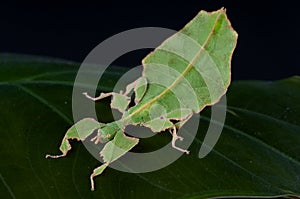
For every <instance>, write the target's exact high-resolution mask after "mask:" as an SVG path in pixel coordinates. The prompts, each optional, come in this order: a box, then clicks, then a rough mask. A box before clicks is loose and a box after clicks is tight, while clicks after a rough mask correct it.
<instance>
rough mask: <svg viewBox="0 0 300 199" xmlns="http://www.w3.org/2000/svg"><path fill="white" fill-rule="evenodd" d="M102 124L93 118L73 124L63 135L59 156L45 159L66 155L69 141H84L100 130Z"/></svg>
mask: <svg viewBox="0 0 300 199" xmlns="http://www.w3.org/2000/svg"><path fill="white" fill-rule="evenodd" d="M102 125H103V124H101V123H99V122H97V121H96V120H94V119H93V118H85V119H82V120H80V121H79V122H77V123H76V124H74V125H73V126H72V127H71V128H69V130H68V131H67V133H66V134H65V136H64V138H63V140H62V142H61V145H60V147H59V150H60V151H61V152H62V154H61V155H46V158H60V157H64V156H66V155H67V153H68V151H70V150H71V148H72V147H71V145H70V143H69V139H76V140H78V141H80V140H82V141H83V140H85V138H87V137H88V136H89V135H90V134H92V133H93V132H94V130H96V129H97V128H100V127H101V126H102Z"/></svg>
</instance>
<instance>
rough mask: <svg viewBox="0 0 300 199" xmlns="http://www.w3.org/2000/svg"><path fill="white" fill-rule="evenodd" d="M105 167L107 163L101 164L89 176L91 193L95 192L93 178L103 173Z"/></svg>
mask: <svg viewBox="0 0 300 199" xmlns="http://www.w3.org/2000/svg"><path fill="white" fill-rule="evenodd" d="M107 166H108V163H105V164H102V165H101V166H99V167H97V168H95V169H94V171H93V173H92V174H91V176H90V181H91V190H92V191H94V190H95V184H94V177H96V176H98V175H100V174H101V173H103V171H104V170H105V169H106V167H107Z"/></svg>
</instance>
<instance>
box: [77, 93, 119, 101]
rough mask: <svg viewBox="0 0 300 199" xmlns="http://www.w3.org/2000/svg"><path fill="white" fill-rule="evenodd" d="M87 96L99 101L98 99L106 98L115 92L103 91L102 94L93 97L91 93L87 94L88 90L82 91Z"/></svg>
mask: <svg viewBox="0 0 300 199" xmlns="http://www.w3.org/2000/svg"><path fill="white" fill-rule="evenodd" d="M82 94H83V95H84V96H85V97H86V98H88V99H90V100H93V101H97V100H101V99H103V98H106V97H109V96H112V95H113V94H114V93H113V92H111V93H101V94H100V96H98V97H91V96H90V95H88V94H87V92H84V93H82Z"/></svg>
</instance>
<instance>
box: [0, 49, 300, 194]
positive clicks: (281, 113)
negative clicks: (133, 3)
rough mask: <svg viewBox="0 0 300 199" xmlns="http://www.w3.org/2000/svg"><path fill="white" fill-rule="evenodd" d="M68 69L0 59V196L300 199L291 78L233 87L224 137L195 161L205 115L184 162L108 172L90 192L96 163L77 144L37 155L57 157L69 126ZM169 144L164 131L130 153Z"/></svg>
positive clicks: (296, 94) (107, 85)
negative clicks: (63, 152) (290, 198)
mask: <svg viewBox="0 0 300 199" xmlns="http://www.w3.org/2000/svg"><path fill="white" fill-rule="evenodd" d="M77 69H78V64H74V63H71V62H66V61H60V60H52V59H45V58H38V57H27V56H19V55H18V56H12V55H0V87H1V89H0V97H1V100H0V134H1V142H0V155H1V160H0V172H1V173H0V174H1V175H0V178H1V182H0V183H1V185H0V198H74V199H75V198H130V199H134V198H180V199H194V198H195V199H196V198H197V199H198V198H207V197H217V196H218V197H221V196H222V197H226V196H279V195H287V194H288V195H297V196H300V191H299V190H300V175H299V174H300V152H299V142H300V134H299V132H300V125H299V124H300V115H299V114H300V106H299V101H300V78H299V77H291V78H288V79H285V80H280V81H275V82H263V81H239V82H234V83H233V84H232V86H231V87H230V89H229V91H228V95H227V99H228V113H227V118H226V123H225V127H224V130H223V132H222V134H221V137H220V140H219V141H218V143H217V144H216V146H215V148H214V150H213V151H212V152H211V153H210V154H209V155H208V156H206V157H205V158H203V159H199V158H198V152H199V149H200V145H201V141H202V140H203V137H204V136H205V133H206V128H207V124H208V121H209V109H205V110H204V111H203V114H202V113H201V122H200V129H199V132H198V135H197V138H196V139H195V140H194V143H193V144H192V146H191V147H190V150H191V154H190V155H183V156H181V158H180V159H179V160H177V161H176V162H174V163H172V164H171V165H169V166H168V167H166V168H163V169H161V170H158V171H155V172H151V173H143V174H131V173H124V172H119V171H116V170H113V169H108V170H107V172H105V173H103V174H102V175H101V176H100V177H98V178H96V179H95V181H96V184H97V189H96V190H95V191H94V192H91V191H90V182H89V176H90V174H91V172H92V171H93V169H94V168H95V167H96V166H99V162H98V161H97V160H95V159H94V158H93V157H92V156H91V155H90V154H89V153H88V152H87V150H86V149H85V148H84V147H83V145H82V144H80V143H76V144H73V145H72V146H73V150H72V151H71V152H70V154H69V155H68V156H67V157H65V158H63V159H57V160H55V161H54V160H51V159H50V160H49V159H45V158H44V157H45V154H46V153H49V152H55V151H58V146H59V143H60V141H61V139H62V138H63V136H64V134H65V132H66V130H67V129H68V128H69V127H70V125H71V124H72V123H73V122H72V113H71V92H72V85H73V80H74V78H75V75H76V71H77ZM125 71H126V69H122V68H116V67H113V68H112V69H111V70H109V71H107V72H106V73H105V74H104V76H103V78H104V81H102V82H103V83H104V84H101V85H100V89H101V90H102V91H111V90H112V88H113V85H114V83H115V82H116V81H117V79H118V78H119V77H120V76H121V75H122V74H124V73H125ZM83 86H84V85H83ZM96 109H97V110H98V111H99V120H100V121H101V122H102V121H111V120H112V116H111V112H110V109H109V100H107V101H105V100H104V101H101V102H99V103H97V104H96ZM187 133H188V132H187ZM170 140H171V136H170V135H169V134H167V133H166V134H159V135H157V136H154V137H153V138H151V139H141V141H142V142H141V143H140V144H139V145H138V147H137V149H136V150H137V151H144V150H145V151H147V150H148V151H152V150H153V149H155V148H158V147H161V144H162V143H163V144H164V143H168V142H170ZM71 142H72V141H71Z"/></svg>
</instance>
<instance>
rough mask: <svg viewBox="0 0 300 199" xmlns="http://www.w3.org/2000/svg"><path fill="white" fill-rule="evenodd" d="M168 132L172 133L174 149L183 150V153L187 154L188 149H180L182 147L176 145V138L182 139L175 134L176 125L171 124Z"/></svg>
mask: <svg viewBox="0 0 300 199" xmlns="http://www.w3.org/2000/svg"><path fill="white" fill-rule="evenodd" d="M172 130H173V131H172ZM170 133H171V134H172V147H173V148H174V149H177V150H178V151H181V152H183V153H186V154H189V153H190V151H188V150H185V149H182V148H180V147H178V146H176V140H180V141H182V140H183V137H181V136H178V135H177V129H176V126H175V125H174V126H173V129H171V130H170Z"/></svg>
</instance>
